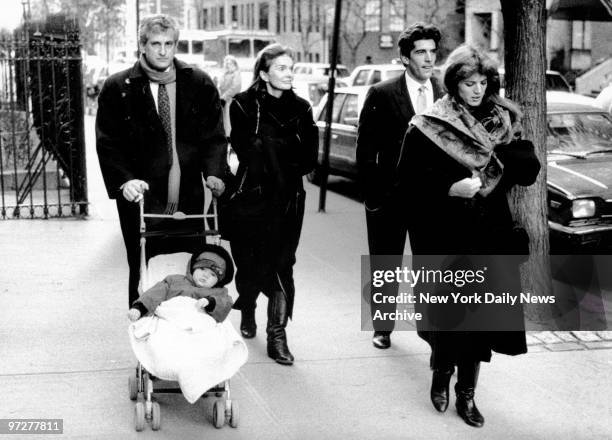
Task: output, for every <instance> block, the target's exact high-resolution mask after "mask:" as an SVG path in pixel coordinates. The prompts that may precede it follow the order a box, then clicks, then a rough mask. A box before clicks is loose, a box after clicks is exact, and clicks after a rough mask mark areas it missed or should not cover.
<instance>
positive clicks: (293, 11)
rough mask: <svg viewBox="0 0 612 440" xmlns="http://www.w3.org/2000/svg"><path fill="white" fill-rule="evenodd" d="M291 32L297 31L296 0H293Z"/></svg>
mask: <svg viewBox="0 0 612 440" xmlns="http://www.w3.org/2000/svg"><path fill="white" fill-rule="evenodd" d="M291 32H295V0H291Z"/></svg>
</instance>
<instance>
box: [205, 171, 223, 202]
mask: <svg viewBox="0 0 612 440" xmlns="http://www.w3.org/2000/svg"><path fill="white" fill-rule="evenodd" d="M206 186H207V187H208V188H209V189H210V191H211V192H212V193H213V196H215V197H220V196H221V194H223V191H225V184H224V183H223V180H221V179H219V178H218V177H215V176H208V177H207V178H206Z"/></svg>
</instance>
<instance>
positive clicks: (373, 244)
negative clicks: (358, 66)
mask: <svg viewBox="0 0 612 440" xmlns="http://www.w3.org/2000/svg"><path fill="white" fill-rule="evenodd" d="M440 39H441V34H440V31H439V30H438V29H437V28H436V27H435V26H432V25H425V24H423V23H415V24H413V25H412V26H410V27H409V28H407V29H406V30H405V31H404V32H402V34H401V35H400V37H399V40H398V47H399V53H400V58H401V60H402V63H403V64H404V66H405V67H406V72H405V74H404V75H400V76H398V77H397V78H393V79H389V80H386V81H383V82H380V83H378V84H375V85H374V86H372V87H371V88H370V90H369V91H368V94H367V96H366V99H365V103H364V106H363V109H362V111H361V115H360V118H359V131H358V136H357V166H358V168H359V176H360V181H361V183H362V186H363V194H364V199H365V200H364V201H365V210H366V225H367V231H368V247H369V251H370V255H395V256H398V257H397V258H395V259H393V262H394V264H395V263H397V264H396V266H401V255H402V254H403V253H404V246H405V244H406V226H405V217H406V215H415V213H410V212H409V211H408V209H407V207H408V205H409V200H407V199H406V198H405V197H401V196H400V195H399V194H397V193H396V182H397V173H396V168H397V164H398V161H399V157H400V154H401V151H400V150H401V146H402V141H403V139H404V134H405V132H406V129H407V128H408V123H409V122H410V119H411V118H412V116H414V115H415V114H420V113H423V112H424V111H425V110H426V109H427V108H428V107H429V106H431V105H432V104H433V102H434V100H436V99H438V98H439V97H440V96H441V94H442V93H441V90H440V87H439V86H438V83H437V82H436V81H435V79H434V78H432V74H433V72H434V65H435V61H436V54H437V50H438V44H439V42H440ZM411 147H414V148H418V145H414V146H411ZM376 264H377V263H376V262H375V261H374V260H371V266H372V267H371V270H372V271H373V270H375V269H377V267H376ZM379 269H382V267H381V268H379ZM386 269H392V268H391V267H387V268H386ZM383 295H385V296H395V295H397V289H396V288H395V287H393V286H392V285H387V286H386V288H384V287H383ZM376 310H380V311H381V312H383V313H384V312H393V311H395V304H375V303H374V302H372V310H371V311H372V317H373V318H374V317H375V311H376ZM373 324H374V336H373V338H372V343H373V344H374V346H375V347H377V348H383V349H384V348H389V347H390V345H391V337H390V334H391V331H392V330H393V328H394V326H393V321H392V320H391V321H390V320H386V321H383V322H381V321H380V320H377V319H374V320H373Z"/></svg>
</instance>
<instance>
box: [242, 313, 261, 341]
mask: <svg viewBox="0 0 612 440" xmlns="http://www.w3.org/2000/svg"><path fill="white" fill-rule="evenodd" d="M240 314H241V319H240V333H241V334H242V337H243V338H245V339H251V338H254V337H255V335H256V334H257V324H256V323H255V309H246V310H241V311H240Z"/></svg>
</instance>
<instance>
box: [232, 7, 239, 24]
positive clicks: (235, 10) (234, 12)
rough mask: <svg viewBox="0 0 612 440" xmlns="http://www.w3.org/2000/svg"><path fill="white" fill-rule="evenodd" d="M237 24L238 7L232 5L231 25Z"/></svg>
mask: <svg viewBox="0 0 612 440" xmlns="http://www.w3.org/2000/svg"><path fill="white" fill-rule="evenodd" d="M234 23H238V5H232V24H234Z"/></svg>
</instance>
